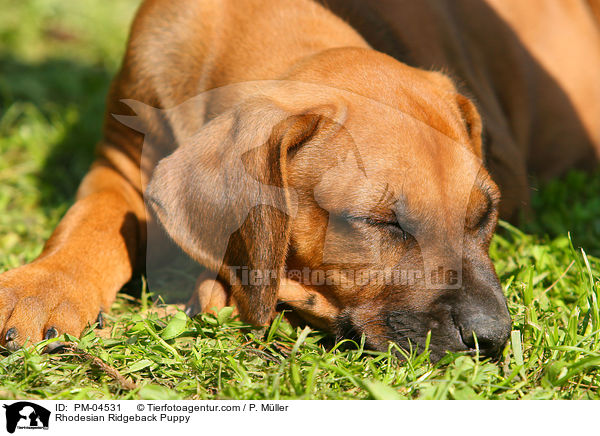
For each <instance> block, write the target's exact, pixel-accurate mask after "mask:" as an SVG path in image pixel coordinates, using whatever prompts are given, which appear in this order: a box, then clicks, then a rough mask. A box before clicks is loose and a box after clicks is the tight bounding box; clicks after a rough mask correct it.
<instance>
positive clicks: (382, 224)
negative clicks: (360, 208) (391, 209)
mask: <svg viewBox="0 0 600 436" xmlns="http://www.w3.org/2000/svg"><path fill="white" fill-rule="evenodd" d="M345 218H346V219H347V220H348V221H351V222H353V221H354V222H361V223H364V224H367V225H369V226H373V227H379V228H382V229H384V230H387V231H389V232H391V233H392V234H394V235H395V236H398V237H400V238H401V239H402V240H403V241H407V240H408V238H409V237H410V234H409V233H408V232H407V231H406V230H405V229H404V228H403V227H402V226H401V225H400V223H399V222H398V220H397V219H396V218H395V214H394V218H389V219H384V218H381V217H367V216H352V215H348V216H346V217H345Z"/></svg>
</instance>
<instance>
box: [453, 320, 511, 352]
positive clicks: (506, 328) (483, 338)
mask: <svg viewBox="0 0 600 436" xmlns="http://www.w3.org/2000/svg"><path fill="white" fill-rule="evenodd" d="M462 321H463V322H462V323H460V324H459V331H460V336H461V339H462V341H463V342H464V344H465V345H466V346H467V347H469V348H472V349H474V348H477V346H478V348H479V350H480V351H481V352H482V353H483V354H486V355H495V354H497V353H499V352H500V351H501V350H502V348H503V347H504V344H506V341H507V340H508V337H509V335H510V320H508V321H505V320H502V319H498V318H494V317H491V316H488V315H484V314H473V315H471V316H468V317H466V319H464V320H462ZM475 337H476V338H477V343H475Z"/></svg>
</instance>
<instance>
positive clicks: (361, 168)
mask: <svg viewBox="0 0 600 436" xmlns="http://www.w3.org/2000/svg"><path fill="white" fill-rule="evenodd" d="M361 110H368V111H369V112H368V113H369V119H370V120H371V122H370V123H369V124H368V125H365V123H364V119H363V117H362V116H360V115H358V116H357V115H356V114H355V113H354V111H352V110H351V111H349V114H348V117H347V119H346V121H345V123H344V129H343V131H342V132H341V133H340V137H339V138H338V140H340V141H341V142H342V143H343V144H344V145H343V148H344V150H343V151H341V152H340V153H337V155H336V156H334V157H332V158H333V159H335V160H336V163H335V164H334V165H333V166H332V167H331V168H330V169H329V170H328V174H326V176H325V177H324V181H325V183H324V186H327V191H328V192H327V193H325V192H324V193H323V194H325V196H327V197H329V198H330V199H332V198H333V197H337V198H338V199H339V200H340V201H339V202H337V201H336V202H334V201H332V202H331V203H332V204H331V206H332V207H336V205H335V204H334V203H337V208H339V209H340V210H339V212H345V211H344V210H342V209H353V211H354V212H361V211H362V212H364V213H373V212H375V213H377V212H381V213H384V212H385V209H386V208H387V209H388V210H389V209H393V211H394V213H395V214H396V215H397V216H398V218H399V219H400V218H401V217H403V218H405V219H406V220H409V219H410V220H415V221H419V222H420V223H423V224H426V223H427V222H429V221H433V222H436V223H444V224H445V225H444V226H443V227H446V228H445V229H444V233H445V234H446V235H448V231H449V230H451V229H452V228H455V229H456V231H462V228H463V226H464V222H465V213H466V209H467V205H468V202H469V197H470V194H471V191H472V190H473V188H474V187H475V186H476V184H477V183H478V176H479V175H480V173H481V171H482V162H481V160H480V159H479V158H478V157H477V156H476V155H475V153H473V152H472V149H471V148H470V146H469V144H466V143H461V142H459V141H456V140H454V139H452V138H450V137H449V136H447V135H446V134H445V133H444V132H441V131H440V130H438V129H436V128H434V127H431V126H429V125H427V124H426V123H424V122H423V121H421V120H418V119H416V118H414V117H413V116H411V115H410V114H407V113H404V112H401V111H398V110H396V109H394V108H391V107H389V106H386V105H383V104H380V103H378V102H374V101H371V100H368V99H364V101H363V102H361ZM357 209H358V210H357ZM347 212H350V211H347ZM422 227H423V228H425V227H427V228H429V231H431V226H425V225H424V226H422ZM433 227H436V228H440V226H439V224H438V225H436V226H433Z"/></svg>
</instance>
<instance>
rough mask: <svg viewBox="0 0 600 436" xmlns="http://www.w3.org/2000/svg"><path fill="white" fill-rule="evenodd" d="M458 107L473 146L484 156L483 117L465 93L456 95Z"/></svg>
mask: <svg viewBox="0 0 600 436" xmlns="http://www.w3.org/2000/svg"><path fill="white" fill-rule="evenodd" d="M456 102H457V103H458V108H459V109H460V112H461V116H462V119H463V121H464V123H465V125H466V127H467V132H468V133H469V138H470V142H471V147H472V149H473V151H474V152H475V154H476V155H477V156H478V157H479V158H483V150H482V146H481V128H482V125H481V117H480V116H479V112H478V111H477V108H476V107H475V105H474V104H473V102H472V101H471V100H470V99H468V98H467V97H465V96H464V95H461V94H458V95H457V97H456Z"/></svg>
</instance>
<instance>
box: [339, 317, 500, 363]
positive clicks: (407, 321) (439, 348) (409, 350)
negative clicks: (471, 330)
mask: <svg viewBox="0 0 600 436" xmlns="http://www.w3.org/2000/svg"><path fill="white" fill-rule="evenodd" d="M360 319H361V317H360V316H357V315H356V313H353V311H352V310H344V311H343V312H342V313H341V314H340V315H339V316H338V317H337V319H336V320H335V323H334V334H335V336H336V340H337V341H339V340H342V339H350V340H353V341H355V342H357V343H360V342H361V339H362V336H363V335H364V337H365V345H366V346H367V347H369V348H371V349H374V350H377V351H382V352H385V351H388V349H389V346H390V343H395V344H396V345H397V346H398V348H399V350H398V349H397V350H396V355H397V356H398V357H400V358H401V359H405V358H406V357H407V356H410V355H415V354H417V355H418V354H420V353H422V352H423V351H425V349H426V347H427V349H428V351H429V356H430V360H431V361H432V362H434V363H435V362H437V361H439V360H440V359H441V358H442V357H444V356H445V355H446V352H451V353H464V354H468V355H471V356H480V357H482V358H491V359H493V360H495V359H498V358H499V356H500V353H501V351H502V350H503V348H504V345H505V343H506V341H507V339H508V338H507V337H506V338H504V337H503V338H500V339H499V340H498V341H496V342H494V344H488V343H486V341H480V342H481V343H479V344H476V345H475V346H473V343H472V342H470V340H469V339H466V334H465V332H464V328H461V326H460V325H459V324H458V323H457V318H456V317H455V316H453V315H452V313H451V311H449V310H442V311H440V312H439V313H424V312H412V311H407V310H394V311H390V312H387V313H382V314H380V315H379V316H376V317H371V318H370V319H367V320H365V321H359V320H360Z"/></svg>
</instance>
